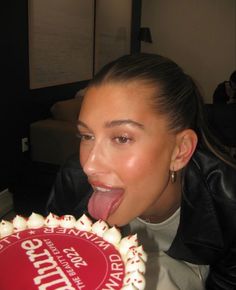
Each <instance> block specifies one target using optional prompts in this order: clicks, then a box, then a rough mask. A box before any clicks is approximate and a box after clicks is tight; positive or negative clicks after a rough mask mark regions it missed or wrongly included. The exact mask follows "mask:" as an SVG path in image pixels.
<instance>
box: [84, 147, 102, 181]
mask: <svg viewBox="0 0 236 290" xmlns="http://www.w3.org/2000/svg"><path fill="white" fill-rule="evenodd" d="M81 154H82V155H84V156H83V159H84V162H83V170H84V172H85V174H86V175H87V176H91V175H96V174H100V173H103V172H105V171H106V168H107V165H106V164H107V163H106V154H105V150H104V148H103V146H102V144H96V143H95V144H94V146H93V147H92V148H90V149H89V150H86V152H85V151H83V149H82V151H81Z"/></svg>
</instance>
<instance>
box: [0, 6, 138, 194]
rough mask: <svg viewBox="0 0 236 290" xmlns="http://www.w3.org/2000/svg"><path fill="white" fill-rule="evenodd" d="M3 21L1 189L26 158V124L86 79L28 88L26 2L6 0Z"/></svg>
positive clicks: (134, 47)
mask: <svg viewBox="0 0 236 290" xmlns="http://www.w3.org/2000/svg"><path fill="white" fill-rule="evenodd" d="M1 10H2V14H4V16H5V18H6V21H5V22H4V26H3V27H2V29H1V31H2V36H1V48H0V51H1V70H2V71H1V84H2V90H1V96H0V110H1V113H0V130H1V145H0V191H1V190H2V189H4V188H7V187H9V185H11V183H14V181H15V179H16V178H17V176H18V174H19V172H21V170H22V166H24V161H25V159H26V158H29V156H28V155H27V154H28V153H22V151H21V139H22V138H23V137H28V136H29V124H30V123H31V122H33V121H35V120H39V119H43V118H46V117H48V116H49V115H50V110H49V109H50V107H51V105H52V104H53V103H55V102H56V101H58V100H62V99H68V98H71V97H73V96H74V95H75V93H76V92H77V91H78V90H79V89H80V88H83V87H85V86H86V84H87V82H88V80H86V81H82V82H77V83H71V84H66V85H61V86H55V87H48V88H42V89H36V90H30V89H29V57H28V1H27V0H21V1H11V0H9V1H5V3H4V4H3V5H2V8H1ZM140 17H141V0H140V1H139V0H138V1H137V0H133V11H132V24H131V25H132V29H131V30H132V32H131V52H136V51H139V49H140V43H139V40H138V33H139V27H140Z"/></svg>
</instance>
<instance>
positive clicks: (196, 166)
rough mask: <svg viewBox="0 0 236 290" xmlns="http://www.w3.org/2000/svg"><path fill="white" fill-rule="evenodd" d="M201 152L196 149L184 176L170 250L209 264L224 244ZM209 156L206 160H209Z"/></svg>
mask: <svg viewBox="0 0 236 290" xmlns="http://www.w3.org/2000/svg"><path fill="white" fill-rule="evenodd" d="M202 154H203V153H202V152H200V151H199V152H196V153H195V155H194V157H193V158H192V160H191V162H190V163H189V165H188V167H187V169H186V170H185V172H184V178H183V197H182V203H181V215H180V225H179V228H178V231H177V235H176V237H175V239H174V241H173V243H172V245H171V248H170V249H169V251H168V253H169V254H170V255H173V256H175V257H176V258H183V256H184V258H185V260H188V261H189V262H195V263H196V262H198V263H202V264H210V263H211V262H212V261H214V259H216V256H217V255H216V253H219V252H220V251H222V250H223V248H224V239H223V234H222V230H221V226H220V224H219V220H218V216H217V212H216V208H215V204H214V201H213V195H212V193H211V191H210V187H209V185H208V178H207V176H205V172H204V170H203V168H202V167H201V162H199V160H200V159H201V158H203V157H204V158H206V156H202ZM206 161H207V160H205V162H206Z"/></svg>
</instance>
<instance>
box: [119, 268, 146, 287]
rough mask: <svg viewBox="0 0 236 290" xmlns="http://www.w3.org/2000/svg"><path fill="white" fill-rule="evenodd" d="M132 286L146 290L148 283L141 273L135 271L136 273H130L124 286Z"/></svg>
mask: <svg viewBox="0 0 236 290" xmlns="http://www.w3.org/2000/svg"><path fill="white" fill-rule="evenodd" d="M130 284H131V285H133V286H135V287H136V288H137V289H138V290H144V289H145V285H146V282H145V279H144V276H143V275H142V274H141V273H140V272H139V271H134V272H131V273H128V274H127V275H126V276H125V279H124V286H127V285H130Z"/></svg>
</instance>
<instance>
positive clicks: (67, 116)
mask: <svg viewBox="0 0 236 290" xmlns="http://www.w3.org/2000/svg"><path fill="white" fill-rule="evenodd" d="M81 102H82V97H81V98H78V97H76V98H73V99H69V100H64V101H58V102H56V103H55V104H54V105H53V106H52V107H51V109H50V110H51V113H52V116H53V118H54V119H55V120H60V121H68V122H73V123H74V122H76V120H77V118H78V114H79V111H80V107H81Z"/></svg>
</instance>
